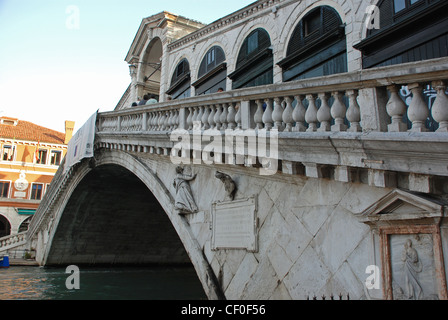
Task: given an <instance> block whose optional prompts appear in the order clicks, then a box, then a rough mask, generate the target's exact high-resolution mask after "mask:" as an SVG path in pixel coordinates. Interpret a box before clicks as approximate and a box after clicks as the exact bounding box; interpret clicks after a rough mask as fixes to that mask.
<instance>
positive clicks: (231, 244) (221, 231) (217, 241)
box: [211, 196, 258, 252]
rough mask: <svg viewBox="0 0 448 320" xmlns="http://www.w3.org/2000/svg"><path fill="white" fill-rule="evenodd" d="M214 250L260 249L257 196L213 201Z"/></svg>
mask: <svg viewBox="0 0 448 320" xmlns="http://www.w3.org/2000/svg"><path fill="white" fill-rule="evenodd" d="M211 211H212V219H213V227H212V250H219V249H246V250H247V251H251V252H256V251H258V232H257V228H258V226H257V202H256V197H255V196H252V197H250V198H246V199H238V200H233V201H226V202H214V203H212V209H211Z"/></svg>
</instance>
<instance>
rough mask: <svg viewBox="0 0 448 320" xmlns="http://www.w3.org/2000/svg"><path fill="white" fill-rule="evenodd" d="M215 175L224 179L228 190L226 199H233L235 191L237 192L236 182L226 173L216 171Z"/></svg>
mask: <svg viewBox="0 0 448 320" xmlns="http://www.w3.org/2000/svg"><path fill="white" fill-rule="evenodd" d="M215 177H216V178H218V179H219V180H221V181H222V183H224V189H225V191H226V196H225V199H224V200H229V201H232V200H233V198H234V197H235V192H236V185H235V182H234V181H233V180H232V178H231V177H230V176H229V175H228V174H225V173H222V172H219V171H216V173H215Z"/></svg>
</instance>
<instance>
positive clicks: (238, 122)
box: [235, 102, 241, 129]
mask: <svg viewBox="0 0 448 320" xmlns="http://www.w3.org/2000/svg"><path fill="white" fill-rule="evenodd" d="M235 110H236V115H235V122H236V128H237V129H241V105H240V103H239V102H237V104H236V105H235Z"/></svg>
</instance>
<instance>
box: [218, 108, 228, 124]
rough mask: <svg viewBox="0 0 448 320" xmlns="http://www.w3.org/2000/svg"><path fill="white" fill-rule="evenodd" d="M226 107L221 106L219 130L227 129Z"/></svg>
mask: <svg viewBox="0 0 448 320" xmlns="http://www.w3.org/2000/svg"><path fill="white" fill-rule="evenodd" d="M227 114H228V112H227V105H226V104H225V103H223V104H222V113H221V119H220V120H221V129H222V130H225V129H227Z"/></svg>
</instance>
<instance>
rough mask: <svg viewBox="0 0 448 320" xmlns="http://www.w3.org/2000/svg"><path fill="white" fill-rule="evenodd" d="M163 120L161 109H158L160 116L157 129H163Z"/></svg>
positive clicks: (163, 115)
mask: <svg viewBox="0 0 448 320" xmlns="http://www.w3.org/2000/svg"><path fill="white" fill-rule="evenodd" d="M164 121H165V114H164V112H163V111H160V117H159V128H158V130H159V131H162V130H163V122H164Z"/></svg>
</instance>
